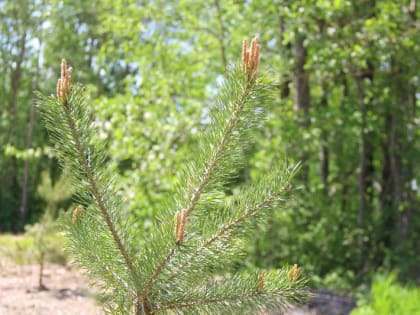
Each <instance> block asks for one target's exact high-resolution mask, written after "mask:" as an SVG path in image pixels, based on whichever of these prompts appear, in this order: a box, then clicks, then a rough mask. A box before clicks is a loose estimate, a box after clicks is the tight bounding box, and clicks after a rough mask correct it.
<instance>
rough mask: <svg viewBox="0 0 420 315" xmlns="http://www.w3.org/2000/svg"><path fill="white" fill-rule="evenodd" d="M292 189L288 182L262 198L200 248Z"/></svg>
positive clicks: (206, 245) (208, 244)
mask: <svg viewBox="0 0 420 315" xmlns="http://www.w3.org/2000/svg"><path fill="white" fill-rule="evenodd" d="M291 189H292V185H291V184H290V183H287V184H286V185H285V186H284V187H282V188H281V189H280V191H279V192H277V193H276V194H274V195H272V196H269V197H268V198H266V199H264V200H263V201H261V202H260V203H258V204H256V205H255V206H254V207H252V208H250V209H248V210H246V211H245V213H244V214H243V215H242V216H240V217H239V218H236V219H235V220H233V221H231V222H229V223H227V224H225V225H224V226H223V227H222V228H221V229H220V231H219V232H218V233H216V234H215V235H214V236H212V237H211V238H210V239H208V240H207V241H205V242H204V244H203V245H202V246H201V248H200V249H201V250H203V249H205V248H207V247H209V246H210V245H211V244H212V243H214V242H215V241H217V240H218V239H220V238H221V237H222V236H223V235H225V234H226V233H228V232H230V231H231V230H232V229H233V228H235V227H237V226H238V225H240V224H241V223H243V222H244V221H245V220H246V219H248V218H249V217H251V216H254V215H255V214H256V213H257V211H258V210H260V209H261V208H263V207H266V206H268V205H269V204H271V203H273V202H274V201H277V200H278V199H279V198H280V197H281V196H282V195H283V194H284V193H285V192H287V191H289V190H291Z"/></svg>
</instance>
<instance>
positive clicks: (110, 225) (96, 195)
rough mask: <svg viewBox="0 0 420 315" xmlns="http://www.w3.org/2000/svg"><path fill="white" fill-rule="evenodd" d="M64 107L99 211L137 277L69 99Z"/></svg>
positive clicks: (132, 272) (129, 267)
mask: <svg viewBox="0 0 420 315" xmlns="http://www.w3.org/2000/svg"><path fill="white" fill-rule="evenodd" d="M63 107H64V110H65V114H66V119H67V123H68V125H69V127H70V130H71V133H72V136H73V140H74V142H75V144H76V149H77V152H78V156H79V162H80V163H81V164H82V165H83V167H84V170H85V173H86V176H87V178H88V180H89V183H90V185H91V187H92V193H93V196H94V198H95V201H96V203H97V205H98V208H99V211H100V212H101V214H102V216H103V217H104V219H105V221H106V224H107V225H108V228H109V230H110V231H111V234H112V237H113V238H114V241H115V243H116V245H117V247H118V249H119V251H120V252H121V255H122V256H123V257H124V260H125V262H126V264H127V267H128V269H129V270H130V272H131V274H132V275H133V277H135V276H136V275H137V273H136V271H135V269H134V266H133V262H132V261H131V258H130V257H129V256H128V253H127V250H126V249H125V247H124V245H123V243H122V242H121V239H120V237H119V236H118V234H117V232H116V230H115V227H114V224H113V223H112V220H111V218H110V216H109V214H108V211H107V209H106V207H105V204H104V202H103V198H102V196H101V195H100V193H99V189H98V184H97V183H96V180H95V177H94V175H93V171H92V169H91V168H90V166H89V162H88V161H87V160H86V158H85V157H86V152H85V149H84V148H83V146H82V144H81V142H80V137H79V135H78V133H77V129H76V124H75V122H74V120H73V118H72V116H71V113H70V109H69V105H68V102H67V100H65V101H64V103H63Z"/></svg>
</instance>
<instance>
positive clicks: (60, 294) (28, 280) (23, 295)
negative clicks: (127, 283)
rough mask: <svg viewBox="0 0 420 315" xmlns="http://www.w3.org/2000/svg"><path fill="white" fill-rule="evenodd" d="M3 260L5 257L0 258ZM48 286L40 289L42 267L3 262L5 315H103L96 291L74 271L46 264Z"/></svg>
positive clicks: (0, 299) (0, 303)
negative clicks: (97, 301) (40, 270)
mask: <svg viewBox="0 0 420 315" xmlns="http://www.w3.org/2000/svg"><path fill="white" fill-rule="evenodd" d="M0 260H1V258H0ZM44 284H45V286H46V287H47V288H48V290H45V291H40V290H38V266H37V265H24V266H16V265H14V264H12V263H10V262H6V261H1V262H0V314H1V315H28V314H31V315H75V314H77V315H103V312H102V311H101V307H100V306H99V305H98V304H97V303H96V301H95V299H94V291H93V290H92V289H90V288H89V287H88V285H87V281H86V280H85V278H84V277H82V275H81V274H80V273H79V272H78V271H76V270H74V269H71V268H67V267H63V266H59V265H50V264H49V265H46V267H45V278H44Z"/></svg>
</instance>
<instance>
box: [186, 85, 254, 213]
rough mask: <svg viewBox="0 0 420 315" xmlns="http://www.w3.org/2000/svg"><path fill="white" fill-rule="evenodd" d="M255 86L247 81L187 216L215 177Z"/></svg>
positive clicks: (195, 193) (194, 195)
mask: <svg viewBox="0 0 420 315" xmlns="http://www.w3.org/2000/svg"><path fill="white" fill-rule="evenodd" d="M253 84H255V81H246V85H245V89H244V91H243V93H242V95H241V98H240V99H239V101H238V103H237V105H236V106H235V107H236V109H235V111H234V112H233V114H232V117H231V118H230V119H229V121H228V123H227V125H226V128H225V131H224V132H223V135H222V137H221V139H220V142H219V143H218V145H217V148H216V150H215V151H214V152H213V154H212V156H211V158H210V160H209V162H208V164H207V166H206V167H205V169H204V172H203V175H202V176H200V179H201V181H200V184H199V185H198V187H197V188H196V189H195V190H194V193H193V195H192V197H191V200H190V202H189V204H188V206H187V208H186V209H187V214H190V213H191V212H192V211H193V210H194V208H195V206H196V204H197V202H198V200H199V199H200V196H201V194H202V192H203V190H204V188H205V187H206V185H207V184H208V182H209V180H210V178H211V176H212V175H213V173H214V171H215V169H216V167H217V164H218V162H219V160H220V158H221V157H222V155H223V153H224V152H225V149H226V146H227V144H228V142H229V140H230V138H231V136H232V132H233V130H234V128H235V127H236V125H237V124H238V121H239V119H240V117H241V116H240V115H241V112H242V111H243V109H244V106H245V104H246V102H247V101H248V98H249V95H250V92H251V88H252V85H253Z"/></svg>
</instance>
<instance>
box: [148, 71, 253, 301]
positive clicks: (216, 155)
mask: <svg viewBox="0 0 420 315" xmlns="http://www.w3.org/2000/svg"><path fill="white" fill-rule="evenodd" d="M253 85H255V80H253V79H249V80H246V84H245V88H244V90H243V92H242V94H241V97H240V98H239V100H238V101H237V103H236V105H235V106H234V107H235V110H234V111H233V113H232V115H231V117H230V119H229V121H228V122H227V124H226V127H225V130H224V132H223V133H222V136H221V138H220V140H219V143H218V144H217V146H216V149H215V150H214V151H213V153H212V155H211V158H210V160H209V161H208V163H207V166H206V167H205V168H204V170H203V174H202V175H201V176H200V183H199V185H198V187H197V188H196V189H194V193H193V195H192V197H191V199H190V201H189V204H188V205H187V207H186V208H185V209H184V213H185V215H186V216H187V217H188V215H189V214H190V213H191V212H192V211H193V210H194V208H195V206H196V205H197V203H198V201H199V199H200V196H201V194H202V192H203V190H204V189H205V187H206V185H207V184H208V183H209V181H210V179H211V177H212V175H213V174H214V172H215V170H216V168H217V165H218V162H219V161H220V159H221V157H222V156H223V154H224V153H225V151H226V146H227V145H228V143H229V140H230V139H231V136H232V133H233V131H234V130H235V127H236V126H237V124H238V122H239V120H240V118H241V113H242V111H243V109H244V107H245V105H246V103H247V101H248V99H249V97H250V93H251V90H252V87H253ZM181 245H182V244H181V243H176V244H175V245H174V246H173V247H172V248H171V249H170V251H169V253H168V254H167V255H166V256H165V257H164V258H163V260H162V261H161V262H160V263H159V265H158V266H157V268H156V269H155V271H154V273H153V275H152V276H151V277H150V279H149V280H148V282H147V285H146V287H145V288H144V289H143V291H142V293H141V299H142V300H143V301H145V298H146V296H147V294H148V293H149V291H150V289H151V288H152V287H153V284H154V282H155V281H156V280H157V278H158V277H159V276H160V274H161V273H162V272H163V270H164V269H165V268H166V266H167V265H168V263H169V262H170V261H171V259H172V258H173V257H174V255H175V254H176V251H177V250H178V249H179V247H180V246H181Z"/></svg>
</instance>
